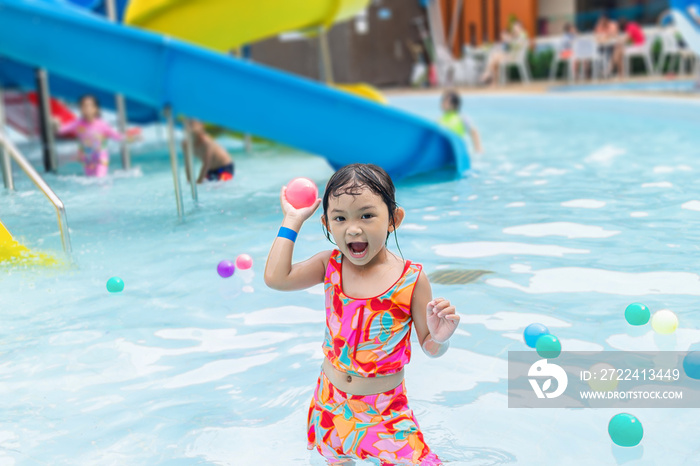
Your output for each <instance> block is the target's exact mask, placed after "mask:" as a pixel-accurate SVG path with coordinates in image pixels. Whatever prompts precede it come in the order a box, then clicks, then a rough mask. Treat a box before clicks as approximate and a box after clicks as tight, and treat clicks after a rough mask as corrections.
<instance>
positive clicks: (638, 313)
mask: <svg viewBox="0 0 700 466" xmlns="http://www.w3.org/2000/svg"><path fill="white" fill-rule="evenodd" d="M650 317H651V311H649V308H648V307H646V306H645V305H644V304H642V303H632V304H630V305H629V306H627V309H625V319H626V320H627V322H629V324H630V325H644V324H646V323H647V322H649V318H650Z"/></svg>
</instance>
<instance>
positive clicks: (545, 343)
mask: <svg viewBox="0 0 700 466" xmlns="http://www.w3.org/2000/svg"><path fill="white" fill-rule="evenodd" d="M535 349H536V350H537V354H539V355H540V356H541V357H543V358H545V359H550V358H556V357H557V356H559V355H560V354H561V343H560V342H559V338H557V337H555V336H554V335H552V334H547V335H542V336H541V337H539V338H538V339H537V343H536V344H535Z"/></svg>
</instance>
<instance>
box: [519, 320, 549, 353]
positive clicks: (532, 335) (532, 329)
mask: <svg viewBox="0 0 700 466" xmlns="http://www.w3.org/2000/svg"><path fill="white" fill-rule="evenodd" d="M542 335H549V329H548V328H547V327H545V326H544V325H542V324H530V325H528V326H527V327H526V328H525V331H524V332H523V336H524V337H525V344H526V345H527V346H529V347H530V348H534V347H535V346H536V345H537V339H538V338H539V337H541V336H542Z"/></svg>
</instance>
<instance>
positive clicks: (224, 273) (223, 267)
mask: <svg viewBox="0 0 700 466" xmlns="http://www.w3.org/2000/svg"><path fill="white" fill-rule="evenodd" d="M216 271H217V272H219V275H220V276H221V277H222V278H228V277H230V276H231V275H233V272H235V271H236V266H235V265H233V262H231V261H221V262H219V265H217V266H216Z"/></svg>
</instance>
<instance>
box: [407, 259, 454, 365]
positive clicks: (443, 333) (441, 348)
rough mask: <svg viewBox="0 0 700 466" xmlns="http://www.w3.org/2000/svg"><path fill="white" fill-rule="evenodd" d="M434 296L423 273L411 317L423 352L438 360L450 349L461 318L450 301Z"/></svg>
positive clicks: (418, 283) (415, 294) (412, 306)
mask: <svg viewBox="0 0 700 466" xmlns="http://www.w3.org/2000/svg"><path fill="white" fill-rule="evenodd" d="M432 296H433V293H432V290H431V289H430V282H429V281H428V277H426V276H425V273H423V272H421V274H420V275H419V276H418V281H417V282H416V287H415V289H414V290H413V300H412V301H411V317H412V318H413V325H414V326H415V328H416V336H417V337H418V341H419V342H420V345H421V348H422V349H423V352H424V353H425V354H426V355H428V356H429V357H431V358H437V357H439V356H442V355H443V354H445V352H446V351H447V348H449V346H450V344H449V341H448V340H449V338H450V337H451V336H452V334H453V333H454V331H455V330H456V329H457V325H458V324H459V316H458V315H457V314H456V313H455V307H454V306H452V305H451V304H450V302H449V301H447V300H446V299H444V298H435V299H433V297H432Z"/></svg>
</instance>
